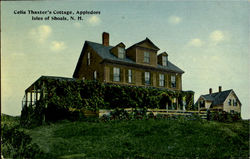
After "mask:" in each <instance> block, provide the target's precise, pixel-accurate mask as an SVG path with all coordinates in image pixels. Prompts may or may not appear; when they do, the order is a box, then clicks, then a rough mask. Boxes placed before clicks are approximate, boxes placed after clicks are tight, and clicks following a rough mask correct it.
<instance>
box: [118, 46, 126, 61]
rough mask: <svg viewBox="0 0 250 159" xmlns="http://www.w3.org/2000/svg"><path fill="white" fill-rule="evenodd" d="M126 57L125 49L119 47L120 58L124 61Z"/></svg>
mask: <svg viewBox="0 0 250 159" xmlns="http://www.w3.org/2000/svg"><path fill="white" fill-rule="evenodd" d="M124 57H125V49H124V48H121V47H118V58H120V59H124Z"/></svg>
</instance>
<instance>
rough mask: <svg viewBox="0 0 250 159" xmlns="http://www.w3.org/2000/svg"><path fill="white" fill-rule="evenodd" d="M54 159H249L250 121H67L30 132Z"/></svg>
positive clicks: (30, 130) (28, 130)
mask: <svg viewBox="0 0 250 159" xmlns="http://www.w3.org/2000/svg"><path fill="white" fill-rule="evenodd" d="M25 132H26V133H27V134H29V135H30V136H31V137H32V142H34V143H36V144H38V145H39V147H40V148H41V150H42V151H44V152H45V153H48V154H49V155H51V156H53V157H56V158H62V159H63V158H92V157H93V158H127V157H129V158H171V157H173V158H176V157H189V158H194V157H200V158H229V157H248V154H249V122H248V121H244V122H237V123H218V122H206V121H205V122H200V121H190V120H189V121H187V120H135V121H113V122H109V123H102V122H100V123H98V122H80V121H79V122H69V121H61V122H58V123H54V124H50V125H46V126H40V127H37V128H34V129H26V130H25Z"/></svg>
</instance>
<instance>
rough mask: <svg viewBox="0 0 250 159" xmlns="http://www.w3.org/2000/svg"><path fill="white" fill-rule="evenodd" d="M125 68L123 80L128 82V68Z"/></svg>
mask: <svg viewBox="0 0 250 159" xmlns="http://www.w3.org/2000/svg"><path fill="white" fill-rule="evenodd" d="M124 70H125V82H126V83H128V69H124Z"/></svg>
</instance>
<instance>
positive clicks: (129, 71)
mask: <svg viewBox="0 0 250 159" xmlns="http://www.w3.org/2000/svg"><path fill="white" fill-rule="evenodd" d="M128 83H132V70H130V69H129V70H128Z"/></svg>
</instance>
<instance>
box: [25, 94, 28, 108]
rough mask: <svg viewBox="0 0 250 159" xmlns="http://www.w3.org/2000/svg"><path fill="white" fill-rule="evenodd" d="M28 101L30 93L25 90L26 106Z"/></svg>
mask: <svg viewBox="0 0 250 159" xmlns="http://www.w3.org/2000/svg"><path fill="white" fill-rule="evenodd" d="M27 103H28V93H27V92H26V91H25V106H27Z"/></svg>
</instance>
